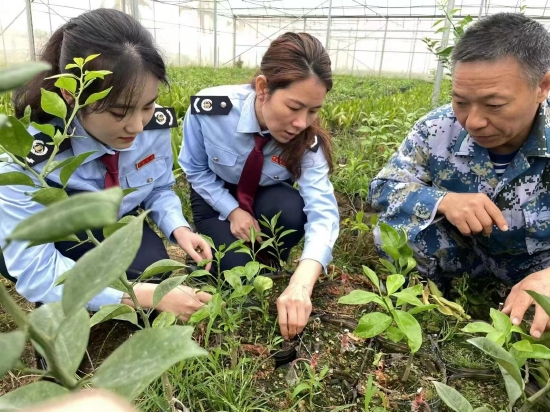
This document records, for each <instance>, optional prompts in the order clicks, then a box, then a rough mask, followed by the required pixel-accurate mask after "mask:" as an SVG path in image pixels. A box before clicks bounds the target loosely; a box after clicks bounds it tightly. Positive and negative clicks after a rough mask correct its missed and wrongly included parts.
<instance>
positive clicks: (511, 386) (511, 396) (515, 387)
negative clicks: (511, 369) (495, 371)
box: [498, 364, 525, 411]
mask: <svg viewBox="0 0 550 412" xmlns="http://www.w3.org/2000/svg"><path fill="white" fill-rule="evenodd" d="M498 367H499V369H500V373H502V377H503V379H504V386H505V387H506V393H507V394H508V410H510V411H511V410H512V408H513V406H514V404H515V403H516V401H517V400H518V399H519V398H520V397H521V395H522V393H523V390H524V388H525V384H524V383H523V382H524V381H523V380H522V384H521V385H520V384H518V382H517V381H516V380H515V379H514V378H513V377H512V376H511V375H510V374H509V373H508V371H507V370H506V369H505V368H504V367H503V366H502V365H500V364H499V365H498Z"/></svg>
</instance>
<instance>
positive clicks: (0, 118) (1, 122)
mask: <svg viewBox="0 0 550 412" xmlns="http://www.w3.org/2000/svg"><path fill="white" fill-rule="evenodd" d="M7 124H8V116H6V115H5V114H4V113H0V129H1V128H3V127H4V126H5V125H7Z"/></svg>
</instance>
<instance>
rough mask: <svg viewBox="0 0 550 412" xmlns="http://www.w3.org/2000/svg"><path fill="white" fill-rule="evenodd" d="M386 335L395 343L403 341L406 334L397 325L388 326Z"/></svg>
mask: <svg viewBox="0 0 550 412" xmlns="http://www.w3.org/2000/svg"><path fill="white" fill-rule="evenodd" d="M386 337H387V338H388V339H389V340H391V341H392V342H394V343H397V342H401V341H402V340H403V338H404V337H405V334H404V333H403V332H401V331H400V330H399V328H396V327H395V326H391V325H390V326H388V329H386Z"/></svg>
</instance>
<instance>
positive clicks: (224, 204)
mask: <svg viewBox="0 0 550 412" xmlns="http://www.w3.org/2000/svg"><path fill="white" fill-rule="evenodd" d="M238 207H239V202H237V200H236V199H235V198H234V197H233V196H232V195H231V193H226V194H225V195H224V196H223V197H222V198H221V199H220V200H218V201H217V202H216V204H215V205H214V209H215V210H217V211H218V212H220V220H226V219H227V216H229V215H230V214H231V212H232V211H234V210H235V209H236V208H238Z"/></svg>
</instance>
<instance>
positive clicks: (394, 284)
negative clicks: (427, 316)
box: [386, 274, 405, 295]
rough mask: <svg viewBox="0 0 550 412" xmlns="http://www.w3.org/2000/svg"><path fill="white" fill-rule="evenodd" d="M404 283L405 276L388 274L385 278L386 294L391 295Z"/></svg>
mask: <svg viewBox="0 0 550 412" xmlns="http://www.w3.org/2000/svg"><path fill="white" fill-rule="evenodd" d="M404 283H405V276H403V275H399V274H396V275H390V276H388V278H387V279H386V289H387V290H388V295H393V294H394V293H395V292H397V290H399V288H400V287H401V286H403V284H404Z"/></svg>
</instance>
